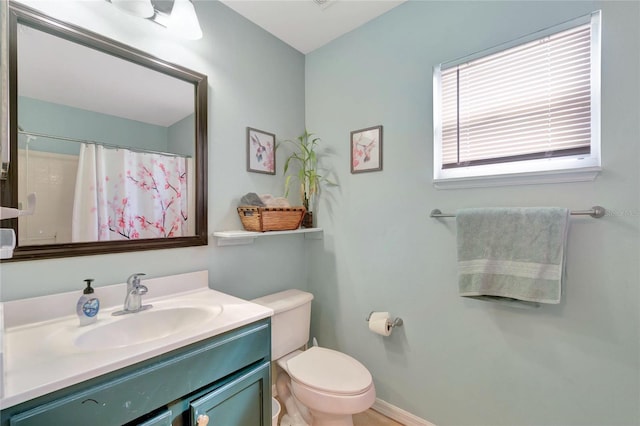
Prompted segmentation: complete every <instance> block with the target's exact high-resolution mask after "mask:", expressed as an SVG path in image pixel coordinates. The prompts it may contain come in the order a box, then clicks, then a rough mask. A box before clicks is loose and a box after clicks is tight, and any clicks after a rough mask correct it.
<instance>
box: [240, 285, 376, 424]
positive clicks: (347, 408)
mask: <svg viewBox="0 0 640 426" xmlns="http://www.w3.org/2000/svg"><path fill="white" fill-rule="evenodd" d="M312 300H313V294H311V293H307V292H304V291H300V290H286V291H282V292H279V293H274V294H270V295H267V296H264V297H261V298H258V299H254V300H252V302H254V303H258V304H260V305H263V306H266V307H269V308H271V309H273V311H274V314H273V317H272V318H271V359H272V360H273V361H275V362H276V365H277V375H278V379H277V381H276V389H277V392H278V397H279V399H280V400H281V401H282V402H283V403H284V405H285V407H286V411H287V415H285V417H284V418H283V419H282V423H281V426H353V414H356V413H360V412H362V411H365V410H367V409H368V408H370V407H371V406H372V405H373V403H374V401H375V399H376V389H375V387H374V385H373V379H372V377H371V373H369V370H367V369H366V367H365V366H364V365H362V364H361V363H360V362H359V361H357V360H356V359H354V358H352V357H350V356H349V355H346V354H343V353H341V352H338V351H334V350H332V349H327V348H322V347H319V346H313V347H311V348H309V349H307V350H304V351H303V350H300V348H301V347H303V346H306V344H307V342H308V341H309V325H310V322H311V301H312Z"/></svg>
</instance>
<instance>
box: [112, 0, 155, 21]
mask: <svg viewBox="0 0 640 426" xmlns="http://www.w3.org/2000/svg"><path fill="white" fill-rule="evenodd" d="M111 3H112V4H113V5H114V6H116V7H117V8H118V9H120V10H122V11H124V12H127V13H128V14H130V15H133V16H137V17H140V18H151V17H152V16H153V15H154V13H155V12H154V10H153V5H152V4H151V0H111Z"/></svg>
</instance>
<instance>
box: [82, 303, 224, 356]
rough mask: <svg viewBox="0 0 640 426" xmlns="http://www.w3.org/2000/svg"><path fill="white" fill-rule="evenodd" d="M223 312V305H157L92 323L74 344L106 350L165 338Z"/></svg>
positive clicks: (200, 324)
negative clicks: (158, 306)
mask: <svg viewBox="0 0 640 426" xmlns="http://www.w3.org/2000/svg"><path fill="white" fill-rule="evenodd" d="M221 312H222V307H221V306H206V307H204V306H179V307H169V308H156V307H155V306H154V307H152V308H151V309H149V310H147V311H142V312H138V313H135V314H127V315H123V316H120V317H112V318H113V320H110V321H109V322H106V323H104V324H100V323H98V324H96V325H95V326H90V327H88V328H87V330H86V331H83V332H82V333H81V334H79V335H77V336H76V338H75V340H74V342H73V343H74V346H75V347H77V348H78V349H83V350H92V351H93V350H104V349H113V348H121V347H126V346H131V345H139V344H141V343H145V342H150V341H153V340H158V339H162V338H165V337H168V336H171V335H174V334H177V333H187V332H188V331H189V329H191V328H196V327H201V326H202V324H203V323H204V322H206V321H208V320H211V319H213V318H215V317H216V316H218V315H220V313H221Z"/></svg>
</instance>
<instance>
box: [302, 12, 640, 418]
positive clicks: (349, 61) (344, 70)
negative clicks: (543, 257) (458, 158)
mask: <svg viewBox="0 0 640 426" xmlns="http://www.w3.org/2000/svg"><path fill="white" fill-rule="evenodd" d="M639 7H640V4H639V3H638V2H615V1H606V2H582V1H571V2H556V1H554V2H526V1H518V2H488V1H483V2H462V1H459V2H444V1H441V2H437V1H429V2H420V1H410V2H408V3H405V4H403V5H401V6H399V7H397V8H395V9H393V10H392V11H390V12H389V13H387V14H385V15H383V16H382V17H380V18H378V19H376V20H374V21H372V22H370V23H368V24H366V25H364V26H362V27H360V28H359V29H357V30H356V31H353V32H351V33H349V34H347V35H346V36H343V37H341V38H339V39H337V40H335V41H334V42H332V43H331V44H329V45H327V46H325V47H323V48H320V49H318V50H316V51H314V52H312V53H311V54H309V55H307V58H306V67H305V68H306V114H307V117H306V121H307V127H308V128H309V129H310V130H312V131H314V132H316V133H317V134H318V135H320V136H321V137H322V138H323V141H324V143H325V144H326V145H327V146H328V148H329V149H330V150H332V151H333V155H331V156H329V157H328V161H329V163H330V165H331V166H333V168H334V169H335V171H336V172H337V178H338V180H339V184H340V187H339V188H338V191H332V192H331V194H330V196H329V197H323V198H322V201H321V203H320V207H319V209H318V211H317V216H318V218H319V225H320V226H322V227H323V228H324V229H325V232H324V235H325V238H324V241H323V243H322V244H320V245H316V246H313V247H312V250H310V251H309V253H308V256H309V258H310V259H311V263H310V265H311V266H310V284H309V286H310V289H311V290H312V291H313V292H314V294H315V296H316V299H315V302H314V311H313V330H312V332H313V335H315V336H317V337H318V339H319V341H320V344H323V345H326V346H329V347H334V348H338V349H340V350H342V351H345V352H347V353H349V354H351V355H353V356H355V357H356V358H358V359H359V360H360V361H362V362H363V363H364V364H365V365H366V366H367V367H368V368H369V369H370V370H371V372H372V374H373V376H374V379H375V385H376V390H377V394H378V397H379V398H381V399H382V400H384V401H387V402H390V403H391V404H394V405H396V406H398V407H400V408H402V409H404V410H407V411H409V412H411V413H414V414H416V415H418V416H420V417H422V418H424V419H427V420H429V421H431V422H433V423H435V424H437V425H438V426H444V425H563V426H566V425H637V424H639V423H640V416H639V412H638V410H639V408H638V407H639V406H640V404H639V383H638V381H639V374H638V372H639V367H640V365H639V359H640V352H639V347H638V344H639V340H640V339H639V338H638V337H639V322H640V321H639V311H640V309H639V308H640V306H639V305H640V303H639V293H638V283H639V281H640V269H639V266H638V265H639V260H640V239H639V229H640V223H639V217H640V201H639V191H638V187H639V186H638V184H639V183H640V182H639V180H640V179H639V172H638V170H640V152H639V145H638V140H639V137H640V128H639V122H640V120H639V118H640V107H639V102H640V86H639V80H640V79H639V76H640V67H639V65H640V9H639ZM597 9H602V16H603V33H602V39H603V49H602V157H603V169H604V170H603V171H602V173H601V175H600V176H599V177H598V178H597V180H596V181H595V182H583V183H567V184H548V185H531V186H519V187H500V188H477V189H458V190H436V189H434V188H433V186H432V176H433V170H432V164H433V156H432V140H433V136H432V135H433V120H432V68H433V66H434V65H436V64H438V63H440V62H445V61H448V60H452V59H455V58H458V57H461V56H464V55H467V54H470V53H473V52H476V51H479V50H482V49H485V48H488V47H492V46H495V45H498V44H500V43H502V42H505V41H508V40H511V39H514V38H517V37H518V36H521V35H525V34H528V33H531V32H534V31H536V30H539V29H542V28H545V27H548V26H551V25H554V24H557V23H560V22H563V21H565V20H569V19H572V18H574V17H578V16H581V15H585V14H588V13H589V12H591V11H593V10H597ZM378 124H382V125H383V126H384V144H383V151H384V153H383V155H384V170H383V171H382V172H376V173H364V174H356V175H352V174H350V168H349V132H350V131H351V130H356V129H361V128H365V127H369V126H374V125H378ZM595 204H600V205H603V206H605V207H607V208H608V209H609V214H608V215H607V216H606V217H605V218H603V219H600V220H595V219H591V218H589V217H585V218H581V217H574V218H572V220H571V230H570V237H569V246H568V259H567V262H568V263H567V278H568V279H567V281H566V283H565V295H564V297H563V300H562V303H560V304H559V305H548V306H543V307H540V308H538V309H534V310H522V309H520V310H519V309H515V308H510V307H504V306H500V305H497V304H492V303H489V302H482V301H475V300H465V299H463V298H461V297H459V296H458V295H457V291H456V290H457V276H456V254H455V237H456V228H455V221H454V220H453V219H446V220H435V219H430V218H429V217H428V215H429V212H430V211H431V210H432V209H434V208H439V209H441V210H442V211H448V212H452V211H455V210H456V209H458V208H464V207H472V206H477V207H482V206H537V205H561V206H566V207H569V208H571V209H586V208H589V207H591V206H592V205H595ZM371 310H388V311H390V312H391V313H392V314H393V315H397V316H400V317H402V318H403V319H404V323H405V325H404V327H401V328H399V329H398V330H397V331H394V333H393V335H392V336H391V337H389V338H382V337H381V336H378V335H374V334H372V333H370V332H369V331H368V330H367V327H366V322H365V321H364V319H365V317H366V316H367V314H368V313H369V311H371Z"/></svg>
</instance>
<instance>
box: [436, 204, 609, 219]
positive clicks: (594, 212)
mask: <svg viewBox="0 0 640 426" xmlns="http://www.w3.org/2000/svg"><path fill="white" fill-rule="evenodd" d="M606 212H607V210H606V209H605V208H604V207H602V206H593V207H591V209H590V210H572V211H571V215H573V216H591V217H592V218H594V219H600V218H601V217H603V216H604V215H605V213H606ZM429 217H456V215H455V213H442V212H441V211H440V210H439V209H433V210H431V213H430V214H429Z"/></svg>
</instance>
